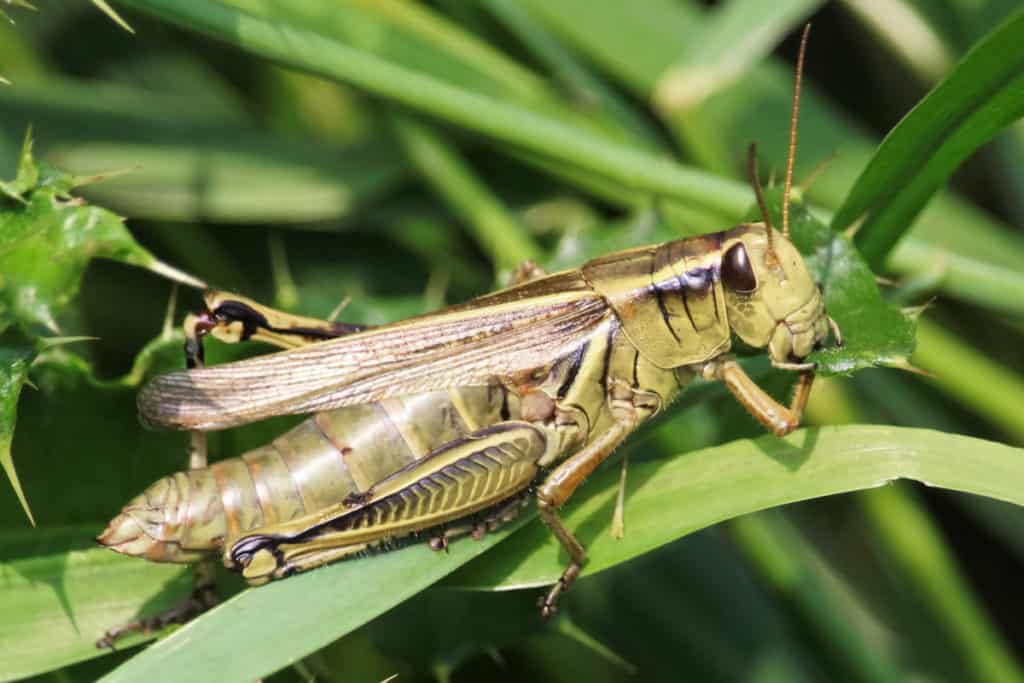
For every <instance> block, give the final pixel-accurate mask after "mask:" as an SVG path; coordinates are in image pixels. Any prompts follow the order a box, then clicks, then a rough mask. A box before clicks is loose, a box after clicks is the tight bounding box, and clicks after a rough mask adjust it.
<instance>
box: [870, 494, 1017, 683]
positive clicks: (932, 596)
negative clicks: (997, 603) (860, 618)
mask: <svg viewBox="0 0 1024 683" xmlns="http://www.w3.org/2000/svg"><path fill="white" fill-rule="evenodd" d="M859 500H860V502H861V505H862V509H863V510H864V511H865V512H866V514H867V516H868V518H869V519H870V520H871V522H872V523H873V525H874V527H875V530H876V532H877V533H878V534H879V536H880V538H881V539H882V541H883V543H884V544H885V549H886V552H887V554H888V555H889V556H890V557H892V558H893V559H894V560H895V562H896V563H897V564H898V565H899V566H900V568H901V569H903V570H904V571H906V572H907V573H908V574H909V575H910V581H908V584H909V585H910V586H912V587H913V588H912V589H913V590H915V591H916V592H918V593H919V594H920V595H921V596H922V598H923V599H924V603H925V604H926V605H928V606H929V607H930V608H931V609H933V610H934V612H935V615H934V617H935V619H936V620H937V622H938V623H940V624H941V625H942V626H943V627H945V628H946V630H947V631H948V632H949V634H950V637H951V640H952V641H953V642H954V643H955V644H956V645H957V647H958V650H959V652H960V653H961V654H962V656H963V660H964V664H965V668H966V669H967V670H968V671H969V672H971V673H972V674H973V675H974V679H975V680H978V681H1005V682H1006V683H1020V682H1021V681H1024V672H1022V671H1021V669H1020V666H1019V665H1018V664H1017V662H1015V661H1014V658H1013V655H1012V654H1010V650H1009V648H1008V647H1007V644H1006V643H1005V642H1003V639H1002V638H1001V637H1000V635H999V631H998V630H997V629H996V628H995V627H994V626H993V624H992V622H990V621H989V620H988V619H987V617H986V616H985V614H984V612H983V611H982V610H981V608H980V607H979V605H978V602H977V600H975V599H974V596H973V595H972V594H971V590H970V588H969V587H968V585H967V583H966V582H965V580H964V578H963V577H962V576H961V575H960V572H959V571H958V568H957V563H956V560H955V559H954V557H953V554H952V552H951V550H950V549H949V546H948V545H947V543H946V541H945V539H943V538H942V534H941V533H940V531H939V529H938V527H937V525H936V524H935V522H933V521H932V519H931V518H930V517H929V515H928V513H927V511H926V510H925V509H924V508H923V507H922V506H921V505H920V504H919V503H917V501H916V500H915V498H914V497H913V496H911V495H908V493H907V492H904V491H900V490H898V489H896V488H893V487H884V488H880V489H876V490H873V491H867V492H865V494H864V495H862V496H860V497H859Z"/></svg>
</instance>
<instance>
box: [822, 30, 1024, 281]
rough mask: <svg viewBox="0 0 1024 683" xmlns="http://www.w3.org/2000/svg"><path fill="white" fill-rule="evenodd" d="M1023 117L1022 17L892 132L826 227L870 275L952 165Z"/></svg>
mask: <svg viewBox="0 0 1024 683" xmlns="http://www.w3.org/2000/svg"><path fill="white" fill-rule="evenodd" d="M1022 114H1024V11H1021V12H1017V13H1016V14H1015V15H1013V16H1012V17H1010V18H1009V19H1008V20H1007V21H1006V22H1004V23H1003V24H1002V25H1001V26H999V27H998V28H996V29H995V30H994V31H992V32H991V33H990V34H989V35H988V36H987V37H986V38H985V39H983V40H982V41H981V42H980V43H978V45H977V46H976V47H975V48H974V49H972V50H971V51H970V52H969V53H968V54H967V56H966V57H965V58H964V59H963V60H962V61H961V62H960V63H959V64H958V65H957V66H956V68H954V69H953V71H952V72H951V73H950V75H949V76H948V77H947V78H946V80H944V81H943V82H942V83H941V84H939V85H938V86H937V87H936V88H935V89H934V90H933V91H932V92H931V93H930V94H929V95H928V96H927V97H926V98H925V99H924V100H922V101H921V102H920V103H919V104H918V105H917V106H916V107H914V109H913V110H912V111H911V112H910V113H909V114H908V115H907V116H906V117H905V118H904V119H903V121H901V122H900V124H899V125H898V126H897V127H896V128H894V129H893V130H892V131H891V132H890V133H889V135H888V136H886V139H885V140H883V141H882V144H881V146H880V147H879V148H878V152H877V153H876V154H875V157H874V158H873V159H872V161H871V162H870V163H869V164H868V165H867V167H866V168H865V169H864V171H863V173H862V174H861V176H860V178H859V179H858V180H857V183H856V184H855V186H854V188H853V189H852V190H851V191H850V193H849V195H848V196H847V198H846V201H845V202H844V204H843V206H842V207H841V208H840V209H839V211H838V212H837V213H836V215H835V218H834V219H833V222H832V227H833V229H835V230H845V229H847V228H849V227H851V226H854V225H857V226H858V232H857V237H856V241H857V244H858V246H859V247H860V249H861V251H862V253H863V254H864V256H865V257H866V258H867V259H868V261H869V263H871V264H872V266H873V267H875V268H876V269H877V268H879V267H881V265H882V263H883V262H884V258H885V256H886V255H887V254H888V253H889V251H890V250H891V249H892V247H893V246H894V245H895V244H896V242H897V241H898V240H899V238H900V237H901V236H902V235H903V233H904V232H906V231H907V230H908V229H909V228H910V226H911V224H912V222H913V220H914V218H915V217H916V216H917V214H918V213H919V212H920V211H921V209H922V208H923V207H924V205H925V203H927V201H928V200H929V199H930V198H931V196H932V195H933V194H934V193H935V191H936V190H938V189H939V187H940V186H941V185H942V184H943V183H944V182H945V181H946V180H947V179H948V178H949V176H950V175H951V174H952V172H953V171H954V170H955V169H956V167H957V166H959V165H960V163H961V162H962V161H963V160H964V159H965V158H966V157H967V156H968V155H970V154H971V153H972V152H973V151H974V150H975V149H977V148H978V147H979V146H981V145H982V144H984V143H985V142H987V141H988V140H990V139H991V138H992V136H994V135H995V134H996V133H997V132H999V131H1000V130H1002V129H1003V128H1004V127H1006V126H1007V125H1008V124H1009V123H1011V122H1013V121H1015V120H1017V119H1018V118H1020V116H1021V115H1022Z"/></svg>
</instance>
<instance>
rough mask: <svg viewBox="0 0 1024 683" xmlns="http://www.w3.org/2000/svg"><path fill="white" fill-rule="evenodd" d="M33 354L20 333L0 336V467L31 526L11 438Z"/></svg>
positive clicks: (32, 520) (32, 519) (30, 514)
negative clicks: (15, 463) (13, 454)
mask: <svg viewBox="0 0 1024 683" xmlns="http://www.w3.org/2000/svg"><path fill="white" fill-rule="evenodd" d="M34 356H35V352H34V350H33V348H32V346H31V345H30V344H29V343H28V342H27V341H26V340H25V339H24V338H22V337H21V335H17V334H14V333H10V332H9V333H7V334H3V335H0V467H2V468H3V470H4V473H5V474H6V475H7V480H8V481H9V482H11V486H12V487H13V488H14V492H15V494H17V496H18V502H20V503H21V507H22V509H23V510H24V511H25V514H26V515H27V516H28V519H29V521H30V522H32V524H33V525H35V519H34V518H33V517H32V510H31V509H30V508H29V506H28V499H27V498H26V497H25V491H24V490H23V489H22V487H21V482H20V481H19V480H18V473H17V471H16V470H15V469H14V458H13V456H12V455H11V443H12V442H13V441H14V425H15V422H16V421H17V418H18V397H20V396H21V388H22V387H23V386H25V383H26V382H27V381H28V369H29V365H31V362H32V358H33V357H34Z"/></svg>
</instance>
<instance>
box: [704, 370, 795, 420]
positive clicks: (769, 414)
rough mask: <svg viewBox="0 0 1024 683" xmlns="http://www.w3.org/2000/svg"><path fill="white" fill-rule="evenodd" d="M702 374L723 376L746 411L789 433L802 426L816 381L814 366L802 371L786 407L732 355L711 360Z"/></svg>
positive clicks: (721, 378)
mask: <svg viewBox="0 0 1024 683" xmlns="http://www.w3.org/2000/svg"><path fill="white" fill-rule="evenodd" d="M701 374H702V375H703V376H704V378H705V379H720V380H722V381H723V382H724V383H725V386H726V388H728V389H729V391H730V392H731V393H732V395H733V396H735V397H736V400H737V401H739V402H740V404H741V405H742V406H743V407H744V408H746V409H747V412H749V413H750V414H751V415H753V416H754V419H756V420H757V421H758V422H760V423H761V424H762V425H764V426H765V427H766V428H767V429H769V430H770V431H771V432H772V433H773V434H775V436H786V435H787V434H789V433H790V432H792V431H793V430H794V429H796V428H797V427H799V426H800V420H801V419H802V418H803V414H804V407H805V406H806V405H807V399H808V398H810V395H811V383H812V382H814V371H813V370H804V371H803V372H801V373H800V379H799V380H798V381H797V385H796V390H795V391H794V392H793V400H792V401H791V402H790V405H789V407H788V408H787V407H786V406H784V405H782V404H781V403H779V402H778V401H776V400H775V399H774V398H772V397H771V396H769V395H768V394H767V393H766V392H765V390H764V389H762V388H761V387H759V386H758V385H757V383H756V382H754V380H752V379H750V376H749V375H747V373H745V372H744V371H743V368H741V367H740V365H739V363H737V362H736V361H734V360H732V359H727V360H721V361H719V360H716V361H711V362H710V363H707V364H705V365H704V367H703V368H701Z"/></svg>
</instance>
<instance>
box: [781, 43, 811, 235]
mask: <svg viewBox="0 0 1024 683" xmlns="http://www.w3.org/2000/svg"><path fill="white" fill-rule="evenodd" d="M810 32H811V25H810V23H808V24H807V25H805V26H804V32H803V35H802V36H800V53H799V54H798V55H797V58H796V79H795V82H794V83H793V116H792V118H791V119H790V122H789V156H788V158H787V159H786V183H785V185H783V186H782V236H783V237H786V238H787V239H788V238H789V191H790V189H791V188H792V186H793V162H794V160H795V159H796V124H797V121H798V120H799V119H800V81H801V80H803V74H804V54H805V53H806V52H807V35H808V34H809V33H810Z"/></svg>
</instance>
